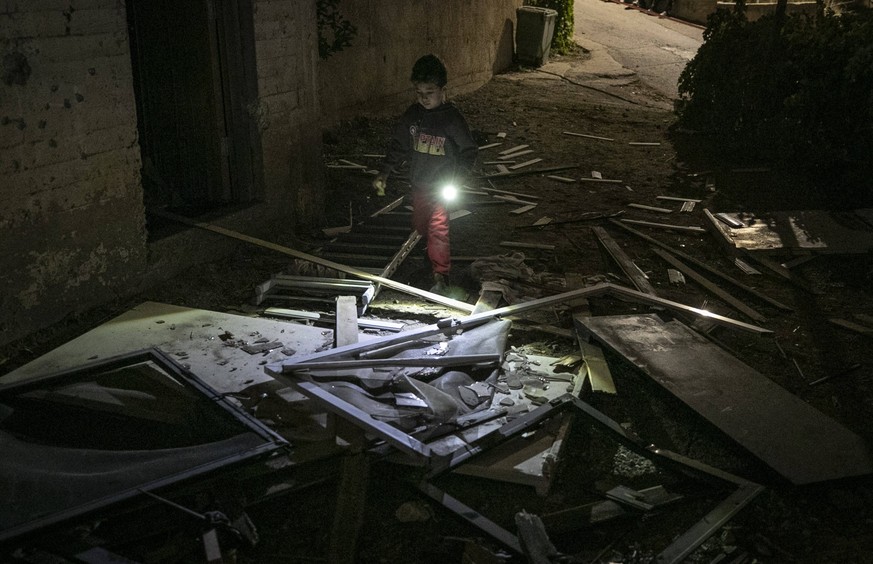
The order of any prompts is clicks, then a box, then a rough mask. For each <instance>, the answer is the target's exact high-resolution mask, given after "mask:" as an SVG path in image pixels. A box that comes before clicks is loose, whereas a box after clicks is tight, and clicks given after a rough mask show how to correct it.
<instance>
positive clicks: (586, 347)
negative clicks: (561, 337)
mask: <svg viewBox="0 0 873 564" xmlns="http://www.w3.org/2000/svg"><path fill="white" fill-rule="evenodd" d="M579 317H587V316H579ZM573 320H574V322H576V321H575V320H576V316H574V317H573ZM576 341H577V342H578V343H579V349H580V350H581V351H582V358H584V359H585V368H586V370H588V382H589V383H590V384H591V391H592V392H600V393H604V394H613V395H615V394H617V393H618V390H616V388H615V381H614V380H613V379H612V372H610V370H609V364H607V362H606V358H604V356H603V350H601V348H600V347H598V346H597V345H595V344H593V343H589V342H588V341H587V340H585V339H583V338H582V335H581V334H580V333H579V332H578V331H577V332H576Z"/></svg>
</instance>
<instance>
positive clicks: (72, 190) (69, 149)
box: [0, 0, 146, 342]
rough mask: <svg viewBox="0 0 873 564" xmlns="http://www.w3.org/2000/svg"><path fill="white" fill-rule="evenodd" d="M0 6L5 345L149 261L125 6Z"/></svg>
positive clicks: (0, 272) (123, 282) (121, 284)
mask: <svg viewBox="0 0 873 564" xmlns="http://www.w3.org/2000/svg"><path fill="white" fill-rule="evenodd" d="M72 4H73V3H65V2H59V1H57V0H18V1H15V0H7V1H4V2H0V64H2V69H0V70H2V76H0V342H8V341H10V340H12V339H13V338H15V337H17V336H21V335H23V334H25V333H27V332H29V331H32V330H34V329H37V328H40V327H43V326H46V325H48V324H50V323H52V322H55V321H57V320H58V319H61V318H62V317H63V316H64V315H66V314H68V313H70V312H71V311H73V310H76V309H80V308H84V307H88V306H91V305H95V304H97V303H100V302H104V301H106V300H107V299H109V298H111V297H113V296H115V295H116V294H118V293H123V292H124V291H125V289H126V288H129V287H130V286H131V285H134V284H136V280H137V278H138V277H139V276H141V274H142V272H143V269H144V268H145V265H146V244H145V241H146V237H145V215H144V210H143V203H142V189H141V184H140V176H139V169H140V153H139V146H138V143H137V122H136V107H135V101H134V91H133V82H132V79H131V62H130V53H129V47H128V40H127V27H126V15H125V8H124V4H123V3H121V2H118V1H116V0H91V1H86V2H75V6H76V8H75V9H74V8H73V7H72Z"/></svg>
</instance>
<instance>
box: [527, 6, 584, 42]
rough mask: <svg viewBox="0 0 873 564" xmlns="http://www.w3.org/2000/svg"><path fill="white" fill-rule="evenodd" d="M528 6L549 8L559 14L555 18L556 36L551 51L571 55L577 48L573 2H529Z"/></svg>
mask: <svg viewBox="0 0 873 564" xmlns="http://www.w3.org/2000/svg"><path fill="white" fill-rule="evenodd" d="M526 4H528V5H530V6H537V7H539V8H549V9H552V10H554V11H556V12H558V15H557V17H556V18H555V35H554V36H553V37H552V45H551V51H552V52H553V53H557V54H558V55H566V54H567V53H570V52H571V51H572V50H573V48H574V47H575V46H576V43H575V42H574V41H573V28H574V25H575V24H574V22H573V0H529V1H528V2H526Z"/></svg>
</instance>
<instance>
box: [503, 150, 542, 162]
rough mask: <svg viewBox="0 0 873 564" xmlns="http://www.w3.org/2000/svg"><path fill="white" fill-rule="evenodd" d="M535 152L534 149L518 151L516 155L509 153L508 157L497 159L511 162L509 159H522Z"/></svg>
mask: <svg viewBox="0 0 873 564" xmlns="http://www.w3.org/2000/svg"><path fill="white" fill-rule="evenodd" d="M533 152H534V151H533V149H525V150H523V151H518V152H516V153H508V154H506V155H502V156H500V157H497V158H498V159H500V160H509V159H514V158H516V157H520V156H522V155H529V154H531V153H533Z"/></svg>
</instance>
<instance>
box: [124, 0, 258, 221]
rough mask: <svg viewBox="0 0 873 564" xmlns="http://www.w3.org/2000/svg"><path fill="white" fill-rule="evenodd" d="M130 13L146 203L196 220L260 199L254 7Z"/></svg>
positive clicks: (215, 0) (167, 1)
mask: <svg viewBox="0 0 873 564" xmlns="http://www.w3.org/2000/svg"><path fill="white" fill-rule="evenodd" d="M127 6H128V7H127V16H128V23H129V26H128V27H129V34H130V43H131V58H132V66H133V73H134V77H133V79H134V88H135V92H136V106H137V122H138V130H139V142H140V147H141V151H142V161H143V169H142V170H143V189H144V197H145V202H146V205H147V206H148V207H169V208H173V209H175V210H177V211H180V212H184V213H189V214H197V213H201V212H204V211H207V210H214V209H216V208H220V207H222V206H234V204H245V203H247V202H251V201H254V200H257V199H258V198H259V197H260V196H261V194H262V182H261V180H260V170H261V167H260V161H261V154H260V143H259V141H258V139H259V137H258V134H257V133H258V132H257V129H256V127H257V124H256V123H255V121H254V120H253V119H252V117H251V116H252V115H253V114H254V112H251V111H250V108H253V107H256V104H257V77H256V75H255V56H254V29H253V22H252V11H251V2H250V0H197V1H184V2H180V1H178V0H132V1H130V2H128V5H127Z"/></svg>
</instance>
